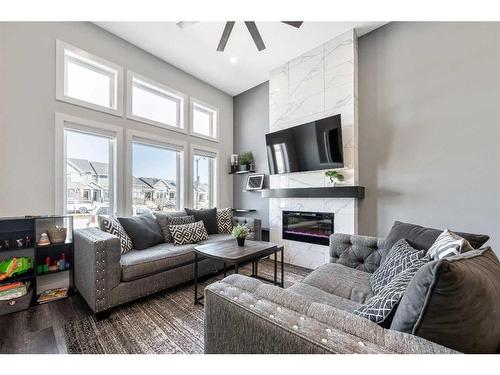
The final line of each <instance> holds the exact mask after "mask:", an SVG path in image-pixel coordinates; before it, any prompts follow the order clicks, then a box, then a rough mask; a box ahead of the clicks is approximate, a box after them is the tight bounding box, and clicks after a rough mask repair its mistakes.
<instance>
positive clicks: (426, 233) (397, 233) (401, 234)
mask: <svg viewBox="0 0 500 375" xmlns="http://www.w3.org/2000/svg"><path fill="white" fill-rule="evenodd" d="M441 232H442V230H439V229H434V228H425V227H422V226H420V225H416V224H408V223H403V222H400V221H396V222H394V225H393V226H392V228H391V231H390V232H389V235H388V236H387V238H386V239H385V245H384V247H383V248H382V249H380V252H381V255H382V260H381V262H380V264H383V263H384V261H385V259H386V257H387V254H388V253H389V251H390V250H391V248H392V247H393V246H394V244H395V243H396V242H398V241H399V240H400V239H402V238H404V239H406V241H408V243H409V244H410V245H411V246H412V247H414V248H415V249H418V250H425V251H427V250H428V249H429V248H430V247H431V246H432V244H433V243H434V241H436V238H438V237H439V235H440V234H441ZM455 233H456V234H457V235H459V236H460V237H462V238H465V239H466V240H467V241H469V243H470V244H471V245H472V247H473V248H474V249H479V248H480V247H481V246H483V245H484V244H485V243H486V241H488V240H489V238H490V237H489V236H487V235H485V234H472V233H461V232H455Z"/></svg>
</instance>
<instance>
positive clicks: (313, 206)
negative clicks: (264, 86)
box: [269, 30, 358, 268]
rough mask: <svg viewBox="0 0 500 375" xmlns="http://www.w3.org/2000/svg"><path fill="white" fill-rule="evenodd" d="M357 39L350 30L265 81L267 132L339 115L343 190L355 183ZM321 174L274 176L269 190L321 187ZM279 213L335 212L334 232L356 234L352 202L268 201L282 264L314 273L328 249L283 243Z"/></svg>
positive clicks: (325, 259) (355, 211)
mask: <svg viewBox="0 0 500 375" xmlns="http://www.w3.org/2000/svg"><path fill="white" fill-rule="evenodd" d="M357 71H358V68H357V38H356V34H355V32H354V30H350V31H348V32H346V33H344V34H342V35H340V36H338V37H336V38H334V39H332V40H330V41H328V42H326V43H324V44H322V45H321V46H319V47H317V48H314V49H312V50H311V51H309V52H307V53H304V54H303V55H301V56H299V57H297V58H295V59H293V60H291V61H289V62H288V63H287V64H284V65H283V66H280V67H279V68H277V69H275V70H273V71H272V72H271V75H270V81H269V91H270V92H269V101H270V102H269V124H270V129H269V131H271V132H272V131H277V130H280V129H286V128H289V127H292V126H295V125H299V124H303V123H305V122H308V121H313V120H317V119H320V118H324V117H328V116H331V115H335V114H339V113H340V115H341V118H342V138H343V146H344V165H345V166H344V168H342V169H339V171H341V172H342V173H343V174H344V176H345V181H344V182H343V184H346V185H355V184H357V182H358V164H357V163H358V142H357V138H358V137H357V134H358V129H357V127H358V113H357V112H358V98H357V85H358V83H357V80H358V78H357ZM324 186H330V181H329V179H328V178H326V177H325V176H324V171H311V172H303V173H291V174H285V175H274V176H271V177H270V187H271V188H273V189H277V188H296V187H324ZM282 210H296V211H318V212H334V213H335V224H334V231H335V232H339V233H357V223H358V207H357V200H356V199H318V198H310V199H302V198H301V199H297V198H286V199H280V198H272V199H269V216H270V218H269V219H270V220H269V222H270V227H271V228H270V230H271V234H270V235H271V241H273V242H276V243H281V244H283V245H284V246H285V261H286V262H288V263H291V264H295V265H299V266H303V267H308V268H316V267H318V266H320V265H322V264H324V263H327V262H328V261H329V250H328V246H321V245H315V244H308V243H302V242H297V241H289V240H283V239H282V236H281V231H282V217H281V212H282Z"/></svg>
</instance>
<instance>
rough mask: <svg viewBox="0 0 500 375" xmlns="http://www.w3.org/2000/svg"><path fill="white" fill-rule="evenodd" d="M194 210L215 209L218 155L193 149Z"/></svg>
mask: <svg viewBox="0 0 500 375" xmlns="http://www.w3.org/2000/svg"><path fill="white" fill-rule="evenodd" d="M192 153H193V185H192V186H193V190H192V192H193V195H192V200H193V208H195V209H202V208H211V207H215V206H216V204H217V202H216V191H215V180H216V173H217V168H216V165H217V154H216V153H215V152H208V151H205V150H200V149H197V148H193V151H192Z"/></svg>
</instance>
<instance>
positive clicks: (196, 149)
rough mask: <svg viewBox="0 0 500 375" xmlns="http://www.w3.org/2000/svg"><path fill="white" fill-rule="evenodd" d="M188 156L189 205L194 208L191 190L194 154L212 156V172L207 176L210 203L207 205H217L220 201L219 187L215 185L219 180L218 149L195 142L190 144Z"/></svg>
mask: <svg viewBox="0 0 500 375" xmlns="http://www.w3.org/2000/svg"><path fill="white" fill-rule="evenodd" d="M189 154H190V157H189V166H190V167H189V206H190V207H193V208H194V202H195V197H194V191H193V186H194V157H195V155H198V156H207V157H210V158H214V159H215V161H214V164H213V169H214V170H213V174H212V175H210V176H209V181H208V183H209V185H210V190H209V202H211V204H210V205H209V207H217V205H218V204H219V202H220V197H219V189H218V187H217V185H218V182H219V173H220V166H219V164H220V158H219V150H217V149H215V148H211V147H206V146H201V145H197V144H191V146H190V153H189Z"/></svg>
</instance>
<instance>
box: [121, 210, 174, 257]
mask: <svg viewBox="0 0 500 375" xmlns="http://www.w3.org/2000/svg"><path fill="white" fill-rule="evenodd" d="M118 221H120V224H121V225H122V226H123V229H125V232H127V234H128V235H129V236H130V238H131V239H132V242H133V243H134V249H135V250H144V249H147V248H149V247H151V246H154V245H158V244H160V243H163V242H164V240H163V234H162V233H161V228H160V225H159V224H158V222H157V221H156V219H155V217H154V216H153V215H139V216H134V217H119V218H118Z"/></svg>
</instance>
